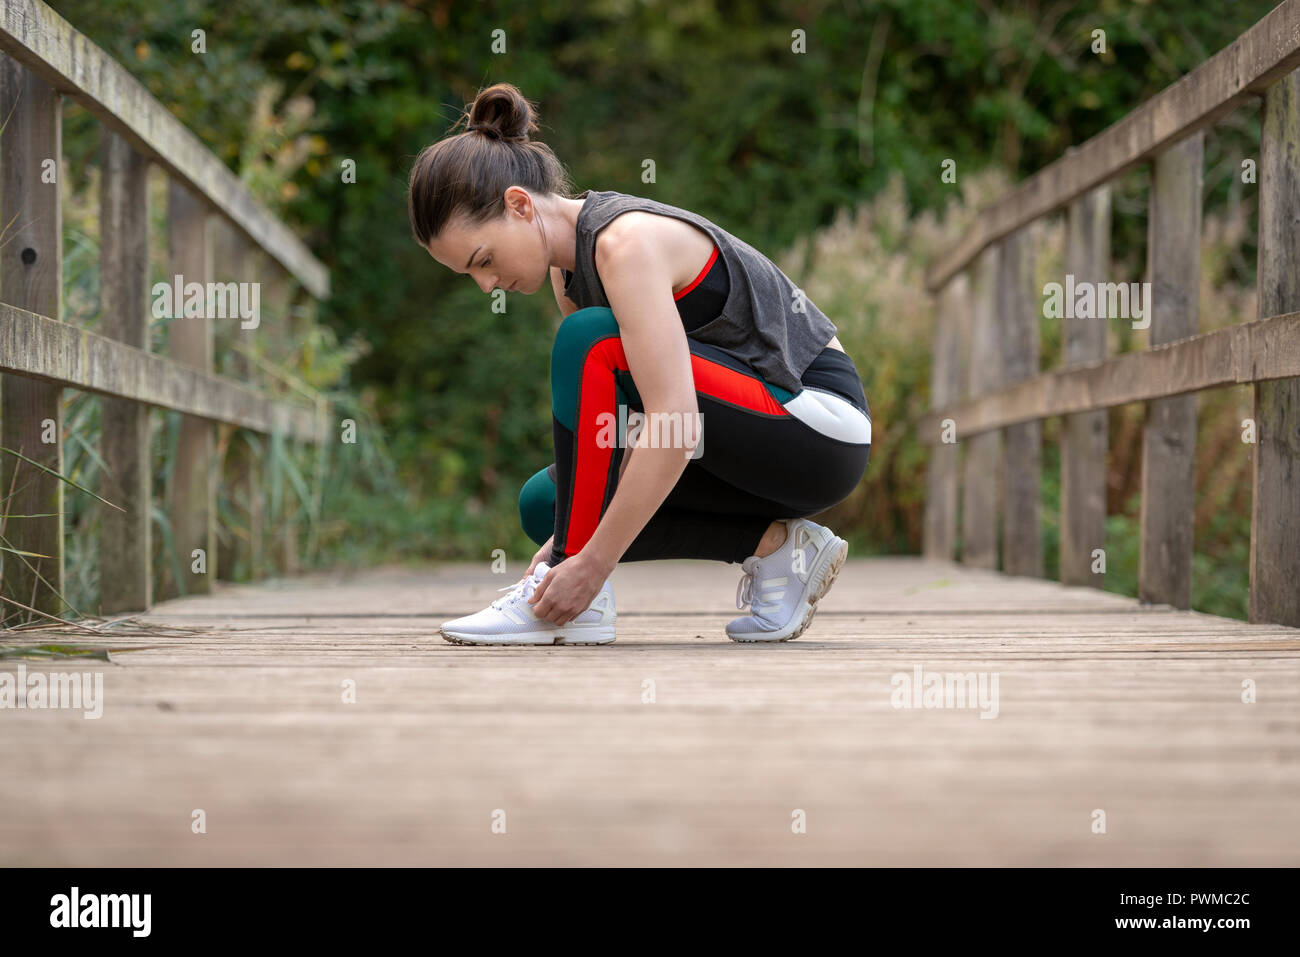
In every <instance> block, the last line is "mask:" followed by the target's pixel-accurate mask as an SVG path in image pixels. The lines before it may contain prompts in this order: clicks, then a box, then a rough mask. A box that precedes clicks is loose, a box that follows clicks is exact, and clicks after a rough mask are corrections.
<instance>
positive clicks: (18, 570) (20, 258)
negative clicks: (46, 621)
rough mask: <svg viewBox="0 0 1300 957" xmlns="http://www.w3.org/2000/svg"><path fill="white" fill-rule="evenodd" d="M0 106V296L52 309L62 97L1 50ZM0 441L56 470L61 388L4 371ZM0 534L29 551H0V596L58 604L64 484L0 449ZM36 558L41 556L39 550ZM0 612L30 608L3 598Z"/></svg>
mask: <svg viewBox="0 0 1300 957" xmlns="http://www.w3.org/2000/svg"><path fill="white" fill-rule="evenodd" d="M0 112H3V115H4V117H5V119H6V120H7V123H6V124H5V128H4V133H3V139H0V146H2V147H3V155H2V156H0V224H3V227H4V230H5V241H4V243H3V244H0V298H3V299H4V300H5V301H6V302H10V303H13V304H14V305H15V306H18V307H20V308H23V309H32V310H35V311H37V312H42V313H48V314H49V315H52V316H57V315H58V314H59V300H60V296H61V293H62V282H63V249H62V243H63V233H62V208H61V206H60V202H59V184H58V177H59V176H61V175H62V171H61V170H60V169H59V165H60V163H61V162H62V143H63V135H62V116H63V111H62V104H61V102H60V100H59V95H58V93H57V92H55V91H54V90H53V89H52V88H51V87H50V86H49V85H48V84H46V83H44V82H42V81H41V80H40V79H38V78H37V77H35V76H33V75H32V74H30V73H28V72H27V71H26V70H24V69H23V68H22V67H21V66H20V65H19V64H18V63H16V62H14V61H13V60H11V59H10V58H9V57H7V56H4V55H3V54H0ZM0 393H2V394H0V412H2V414H0V439H2V440H3V442H4V445H5V447H6V448H8V449H12V450H13V451H14V452H18V453H21V454H22V455H25V456H26V457H27V458H29V459H31V460H32V461H34V462H38V463H40V465H41V466H43V467H45V468H47V469H52V470H54V471H55V472H59V473H61V472H62V471H63V407H62V402H61V399H60V396H61V394H62V389H61V388H60V387H59V386H58V385H57V384H53V383H46V382H33V381H31V380H29V379H22V378H18V377H15V376H8V375H7V376H5V377H4V382H3V389H2V390H0ZM0 495H3V496H4V498H5V502H4V507H3V511H4V512H5V513H6V514H7V515H8V519H7V521H6V522H5V523H4V537H5V540H6V541H7V543H8V544H9V546H10V547H12V548H14V549H18V550H21V551H26V552H31V553H33V555H32V556H30V557H23V556H19V555H16V554H14V553H12V552H6V553H4V554H3V556H2V557H3V568H4V581H3V586H2V587H3V594H4V596H5V597H6V598H9V599H11V600H12V601H17V602H21V603H22V604H24V605H30V606H31V607H33V608H36V609H38V610H40V611H43V612H45V613H46V614H52V615H57V614H61V613H62V612H63V611H64V602H63V599H62V597H61V596H60V593H61V592H62V591H63V483H62V482H61V481H60V480H59V479H58V478H55V477H54V476H52V475H50V474H48V473H46V472H43V471H41V470H39V469H38V468H36V467H35V466H33V465H31V464H29V463H27V462H24V461H22V460H21V459H19V458H17V457H15V456H14V455H12V454H11V453H8V452H5V453H0ZM41 556H43V557H41ZM4 605H5V606H4V608H3V610H0V618H8V616H10V615H11V614H14V613H18V619H17V620H23V619H24V618H25V617H26V616H27V615H28V612H25V611H21V610H20V609H18V608H17V606H15V605H12V604H10V603H9V602H5V603H4Z"/></svg>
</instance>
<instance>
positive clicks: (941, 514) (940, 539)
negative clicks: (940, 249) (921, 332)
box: [922, 273, 970, 561]
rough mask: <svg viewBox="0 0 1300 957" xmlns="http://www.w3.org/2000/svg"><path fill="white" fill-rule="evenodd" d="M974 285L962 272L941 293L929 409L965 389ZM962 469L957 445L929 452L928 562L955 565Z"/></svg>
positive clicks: (941, 405)
mask: <svg viewBox="0 0 1300 957" xmlns="http://www.w3.org/2000/svg"><path fill="white" fill-rule="evenodd" d="M969 312H970V282H969V280H968V279H967V278H966V276H965V274H962V273H959V274H958V275H956V276H954V277H953V279H952V281H951V282H949V283H948V284H947V285H945V286H944V287H943V289H942V290H941V291H940V292H939V298H938V303H937V308H936V314H935V326H934V329H935V331H934V354H933V361H934V365H933V372H932V373H931V377H930V405H931V407H932V408H936V409H942V408H944V407H945V406H948V405H950V404H951V403H952V402H954V401H955V400H956V399H957V398H959V396H960V395H961V392H962V390H963V388H964V383H965V370H964V369H963V368H962V348H961V346H962V336H963V333H965V332H967V328H966V327H968V326H969V322H970V320H969V318H968V316H969ZM959 465H960V459H959V457H958V446H957V443H956V442H955V441H953V442H951V443H945V442H943V441H942V437H940V441H939V442H938V444H936V445H934V446H932V447H931V448H930V462H929V468H928V471H927V476H926V495H925V529H924V545H923V548H922V552H923V554H924V555H925V557H926V558H930V559H941V560H944V561H951V560H952V559H953V558H954V557H955V556H956V553H957V478H958V472H957V469H958V467H959Z"/></svg>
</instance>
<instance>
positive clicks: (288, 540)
mask: <svg viewBox="0 0 1300 957" xmlns="http://www.w3.org/2000/svg"><path fill="white" fill-rule="evenodd" d="M291 285H292V282H291V278H290V276H289V274H288V273H286V272H285V271H284V270H283V269H281V268H280V267H279V265H278V264H276V263H273V262H267V263H266V270H265V272H264V273H263V274H262V309H263V314H264V319H263V330H264V332H263V334H264V335H265V336H266V340H267V342H268V343H269V348H270V352H271V354H272V357H273V358H274V359H275V360H282V359H283V356H284V353H285V351H286V350H287V349H288V347H289V344H290V343H291V341H292V324H293V319H292V311H293V299H292V296H293V292H292V289H291V288H290V287H291ZM276 441H280V442H283V449H284V454H286V455H289V454H291V453H292V451H293V444H292V440H291V439H290V437H289V436H280V437H278V438H277V437H276V436H274V435H268V436H267V437H266V442H267V444H268V450H269V448H270V445H271V443H274V442H276ZM275 467H276V466H275V465H274V464H273V463H271V460H270V457H269V456H268V474H267V475H266V476H265V477H264V481H266V480H272V476H271V475H270V474H269V469H271V468H275ZM281 482H282V492H281V497H280V511H279V514H278V515H273V516H270V518H271V519H272V520H273V521H277V522H278V523H279V526H278V527H277V528H269V529H268V530H267V531H268V533H269V534H270V535H272V536H274V542H273V544H272V545H271V554H272V556H273V563H274V566H275V568H276V570H277V571H278V572H279V573H280V574H282V575H293V574H296V573H297V571H298V536H297V533H296V531H295V529H294V525H293V522H292V520H291V518H292V514H293V507H292V502H291V500H290V496H291V495H292V494H293V489H292V488H291V487H290V485H289V484H288V483H287V482H284V481H283V478H281Z"/></svg>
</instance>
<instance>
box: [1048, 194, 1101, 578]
mask: <svg viewBox="0 0 1300 957" xmlns="http://www.w3.org/2000/svg"><path fill="white" fill-rule="evenodd" d="M1065 271H1066V272H1067V273H1068V274H1070V275H1073V276H1074V281H1075V283H1076V284H1077V283H1080V282H1090V283H1103V282H1105V281H1106V277H1107V275H1108V274H1109V272H1110V186H1109V185H1105V186H1098V187H1097V188H1096V189H1094V190H1092V191H1091V192H1088V193H1085V194H1084V195H1083V196H1081V197H1079V198H1078V199H1076V200H1075V201H1074V202H1073V203H1071V204H1070V210H1069V213H1068V215H1067V219H1066V249H1065ZM1061 322H1062V323H1064V333H1065V334H1064V336H1063V337H1062V338H1063V339H1064V346H1065V355H1064V363H1063V364H1064V366H1065V368H1069V367H1070V366H1076V365H1080V364H1082V363H1086V362H1094V361H1096V360H1098V359H1105V358H1106V328H1107V326H1106V322H1105V321H1103V320H1100V319H1080V318H1077V317H1076V318H1065V319H1062V320H1061ZM1108 419H1109V417H1108V414H1107V412H1106V410H1105V409H1101V410H1098V411H1096V412H1077V413H1075V414H1074V415H1067V416H1065V417H1064V420H1063V421H1062V423H1061V549H1060V556H1061V582H1062V583H1063V584H1066V585H1093V586H1095V587H1098V588H1100V587H1101V585H1102V583H1103V581H1104V576H1103V574H1102V573H1095V572H1094V571H1093V568H1094V565H1095V561H1094V557H1093V552H1094V550H1096V549H1099V548H1105V547H1106V453H1107V451H1108V448H1109V441H1108V439H1109V436H1108V435H1107V430H1108V427H1109V421H1108ZM1097 567H1104V566H1097Z"/></svg>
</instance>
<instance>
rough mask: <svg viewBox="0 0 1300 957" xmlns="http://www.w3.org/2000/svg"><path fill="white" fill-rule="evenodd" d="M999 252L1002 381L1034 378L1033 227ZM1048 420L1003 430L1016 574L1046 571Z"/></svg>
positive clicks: (1008, 568)
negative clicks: (1045, 431) (1043, 516)
mask: <svg viewBox="0 0 1300 957" xmlns="http://www.w3.org/2000/svg"><path fill="white" fill-rule="evenodd" d="M1001 247H1002V251H1001V254H1000V255H999V256H998V293H997V296H998V299H997V301H998V315H997V321H998V338H999V341H1000V342H1001V353H1002V377H1001V381H1000V382H999V385H1006V384H1009V383H1015V382H1020V381H1023V380H1025V379H1030V378H1032V377H1033V376H1034V375H1035V374H1037V372H1038V309H1039V303H1040V302H1041V301H1042V300H1041V299H1040V298H1039V295H1038V291H1037V290H1036V289H1035V288H1034V254H1033V236H1032V227H1026V228H1025V229H1021V230H1019V231H1017V232H1015V233H1012V234H1011V235H1010V236H1008V237H1007V238H1006V239H1004V240H1002V242H1001ZM1042 446H1043V437H1042V424H1041V423H1039V422H1037V421H1034V422H1022V423H1019V424H1017V425H1012V426H1009V427H1007V428H1005V429H1003V430H1002V475H1003V480H1002V570H1003V571H1005V572H1007V573H1008V574H1010V575H1031V576H1033V577H1035V578H1042V577H1043V541H1042V536H1041V535H1040V534H1039V526H1040V522H1041V515H1040V513H1041V499H1042V494H1041V491H1040V484H1041V476H1042V471H1043V463H1042V459H1043V452H1042Z"/></svg>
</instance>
